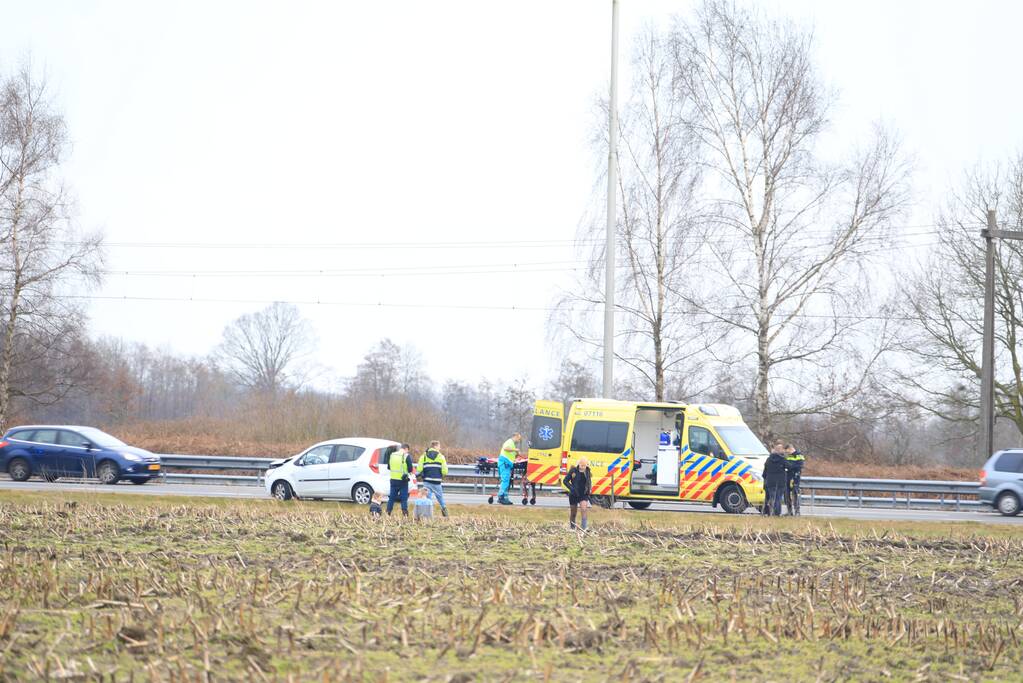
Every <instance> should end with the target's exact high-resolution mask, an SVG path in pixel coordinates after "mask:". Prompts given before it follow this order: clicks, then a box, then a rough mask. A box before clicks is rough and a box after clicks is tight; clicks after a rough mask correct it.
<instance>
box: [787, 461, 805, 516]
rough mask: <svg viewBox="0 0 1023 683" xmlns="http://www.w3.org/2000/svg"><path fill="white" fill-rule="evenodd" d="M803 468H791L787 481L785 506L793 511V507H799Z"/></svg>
mask: <svg viewBox="0 0 1023 683" xmlns="http://www.w3.org/2000/svg"><path fill="white" fill-rule="evenodd" d="M802 476H803V472H802V470H789V471H788V473H787V476H786V482H785V484H786V485H785V507H787V508H788V509H789V512H791V511H792V509H793V507H794V508H795V509H796V510H798V509H799V480H800V479H801V478H802Z"/></svg>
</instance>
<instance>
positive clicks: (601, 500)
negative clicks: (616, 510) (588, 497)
mask: <svg viewBox="0 0 1023 683" xmlns="http://www.w3.org/2000/svg"><path fill="white" fill-rule="evenodd" d="M592 499H593V504H594V505H599V506H600V507H602V508H604V509H605V510H610V509H611V508H612V507H614V504H615V501H614V498H612V497H611V496H592Z"/></svg>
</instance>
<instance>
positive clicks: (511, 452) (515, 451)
mask: <svg viewBox="0 0 1023 683" xmlns="http://www.w3.org/2000/svg"><path fill="white" fill-rule="evenodd" d="M520 441H522V434H520V433H519V432H515V433H514V434H512V437H511V438H510V439H508V440H507V441H505V442H504V445H503V446H501V454H500V455H499V456H497V473H498V474H499V475H500V476H501V488H500V489H499V490H498V492H497V502H498V503H500V504H501V505H511V504H512V502H511V501H510V500H508V489H509V488H510V487H511V475H512V468H513V467H515V458H517V457H518V455H519V446H518V444H519V442H520Z"/></svg>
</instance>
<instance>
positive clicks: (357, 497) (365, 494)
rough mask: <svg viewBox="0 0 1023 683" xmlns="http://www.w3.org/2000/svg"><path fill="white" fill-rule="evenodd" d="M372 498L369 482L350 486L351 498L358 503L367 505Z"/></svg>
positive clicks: (371, 488)
mask: <svg viewBox="0 0 1023 683" xmlns="http://www.w3.org/2000/svg"><path fill="white" fill-rule="evenodd" d="M372 498H373V487H372V486H370V485H369V484H362V483H359V484H356V485H355V486H353V487H352V500H354V501H355V502H356V503H358V504H359V505H369V501H370V500H371V499H372Z"/></svg>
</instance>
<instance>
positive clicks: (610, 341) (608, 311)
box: [603, 0, 618, 398]
mask: <svg viewBox="0 0 1023 683" xmlns="http://www.w3.org/2000/svg"><path fill="white" fill-rule="evenodd" d="M617 186H618V0H611V96H610V98H609V100H608V146H607V247H606V248H605V253H604V263H605V267H606V269H607V272H606V278H605V282H604V386H603V395H604V398H611V396H612V395H613V394H614V358H615V341H614V340H615V230H616V227H617V224H618V216H617V214H616V212H615V193H616V192H617V191H618V187H617Z"/></svg>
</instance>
